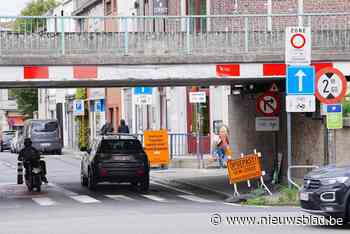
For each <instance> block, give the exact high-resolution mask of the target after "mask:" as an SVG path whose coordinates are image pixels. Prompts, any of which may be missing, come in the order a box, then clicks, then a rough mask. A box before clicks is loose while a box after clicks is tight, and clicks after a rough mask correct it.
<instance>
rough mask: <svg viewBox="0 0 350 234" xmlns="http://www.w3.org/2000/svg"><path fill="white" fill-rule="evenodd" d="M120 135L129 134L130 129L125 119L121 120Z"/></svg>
mask: <svg viewBox="0 0 350 234" xmlns="http://www.w3.org/2000/svg"><path fill="white" fill-rule="evenodd" d="M118 133H129V127H128V125H126V124H125V120H124V119H121V120H120V125H119V128H118Z"/></svg>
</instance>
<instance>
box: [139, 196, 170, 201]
mask: <svg viewBox="0 0 350 234" xmlns="http://www.w3.org/2000/svg"><path fill="white" fill-rule="evenodd" d="M141 196H143V197H145V198H147V199H150V200H152V201H156V202H168V201H167V200H166V199H165V198H162V197H158V196H156V195H147V194H142V195H141Z"/></svg>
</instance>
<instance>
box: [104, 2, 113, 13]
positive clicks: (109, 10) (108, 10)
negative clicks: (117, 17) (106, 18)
mask: <svg viewBox="0 0 350 234" xmlns="http://www.w3.org/2000/svg"><path fill="white" fill-rule="evenodd" d="M105 9H106V14H107V15H109V14H111V13H112V0H106V3H105Z"/></svg>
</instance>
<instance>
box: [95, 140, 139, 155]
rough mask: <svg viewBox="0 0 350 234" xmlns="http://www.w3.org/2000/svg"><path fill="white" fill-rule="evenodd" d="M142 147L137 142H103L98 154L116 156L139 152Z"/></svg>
mask: <svg viewBox="0 0 350 234" xmlns="http://www.w3.org/2000/svg"><path fill="white" fill-rule="evenodd" d="M140 150H142V146H141V144H140V142H139V141H138V140H114V139H113V140H103V141H102V142H101V147H100V149H99V152H100V153H102V154H118V153H125V152H130V151H140Z"/></svg>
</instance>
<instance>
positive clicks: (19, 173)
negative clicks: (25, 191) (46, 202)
mask: <svg viewBox="0 0 350 234" xmlns="http://www.w3.org/2000/svg"><path fill="white" fill-rule="evenodd" d="M17 184H23V162H22V161H18V162H17Z"/></svg>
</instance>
